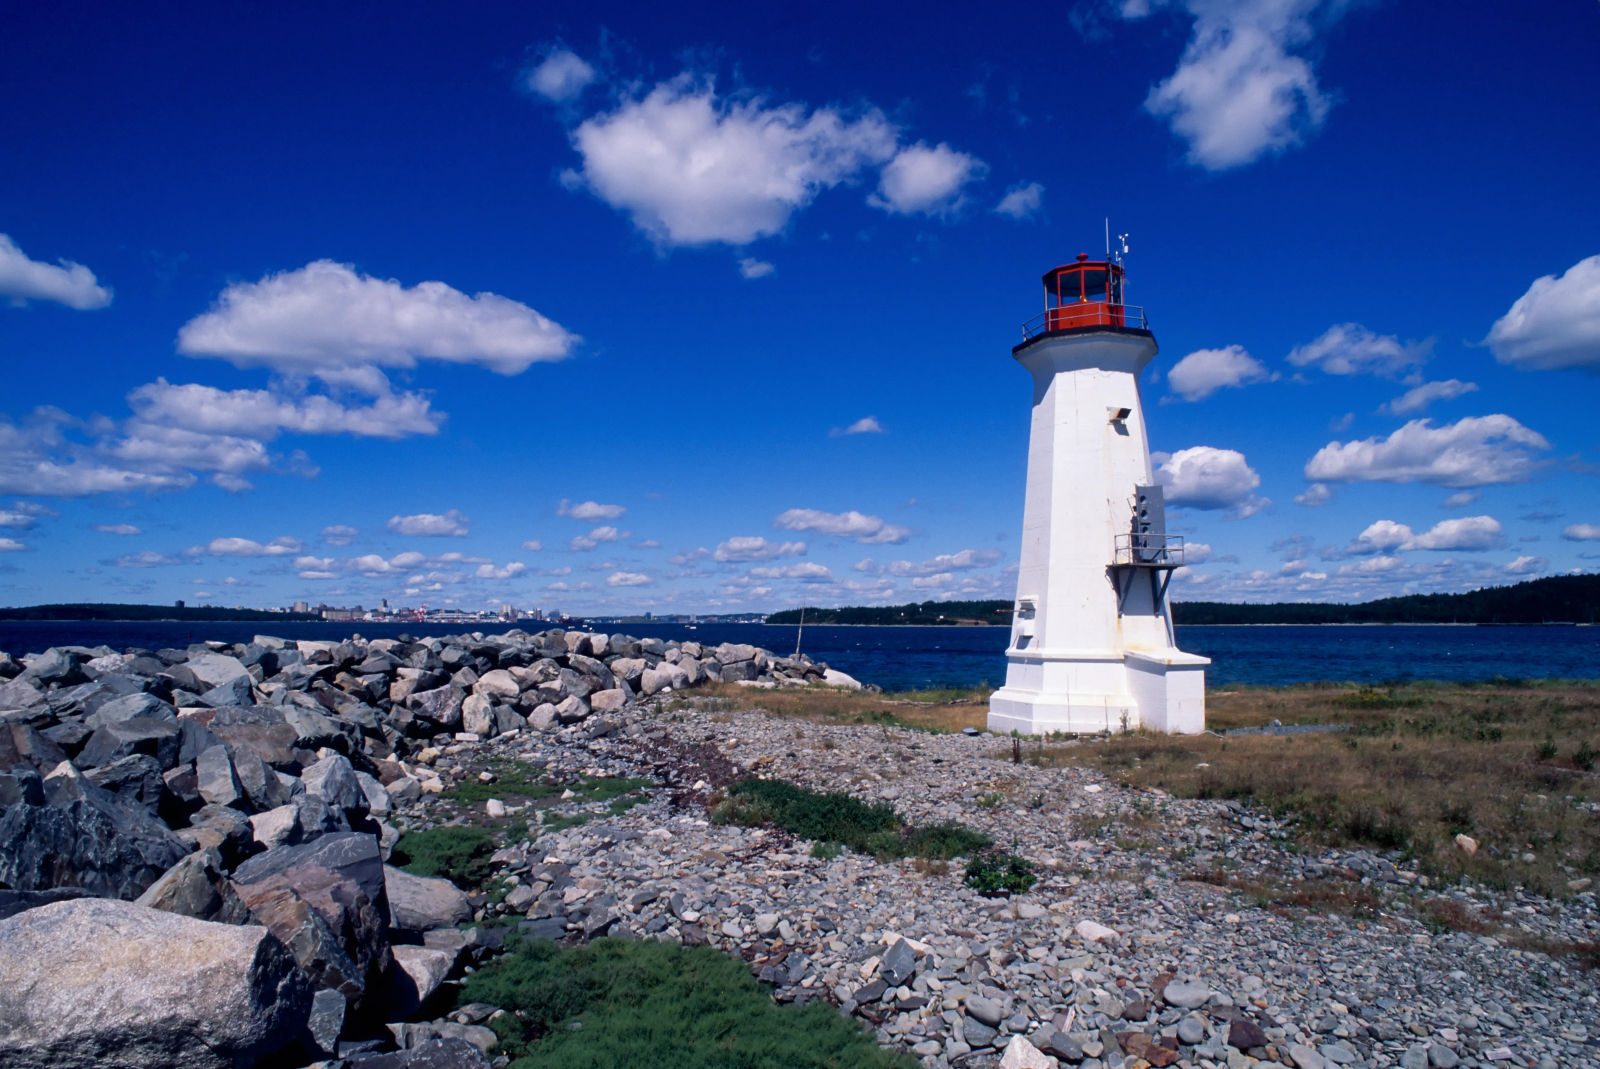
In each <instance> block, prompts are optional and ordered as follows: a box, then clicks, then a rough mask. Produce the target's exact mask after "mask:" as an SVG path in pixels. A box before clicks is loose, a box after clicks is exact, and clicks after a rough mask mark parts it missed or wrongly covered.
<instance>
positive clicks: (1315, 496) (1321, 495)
mask: <svg viewBox="0 0 1600 1069" xmlns="http://www.w3.org/2000/svg"><path fill="white" fill-rule="evenodd" d="M1294 500H1295V504H1297V505H1304V506H1306V508H1313V509H1314V508H1317V507H1318V506H1321V505H1326V504H1327V503H1328V502H1330V501H1332V500H1333V491H1332V490H1329V489H1328V486H1327V484H1326V483H1312V484H1311V485H1310V486H1308V487H1306V488H1305V491H1304V492H1302V493H1298V494H1296V495H1294Z"/></svg>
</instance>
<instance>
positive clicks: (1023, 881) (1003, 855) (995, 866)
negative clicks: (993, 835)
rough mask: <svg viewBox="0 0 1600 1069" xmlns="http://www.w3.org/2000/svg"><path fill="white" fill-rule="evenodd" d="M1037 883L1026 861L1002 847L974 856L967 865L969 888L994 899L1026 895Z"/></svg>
mask: <svg viewBox="0 0 1600 1069" xmlns="http://www.w3.org/2000/svg"><path fill="white" fill-rule="evenodd" d="M1038 880H1039V877H1037V876H1035V875H1034V874H1033V865H1032V864H1030V863H1029V862H1028V861H1027V859H1025V858H1022V857H1019V856H1017V855H1016V854H1013V853H1011V852H1010V851H1008V850H1002V849H1001V848H999V847H995V848H994V849H992V850H984V851H982V852H981V853H977V854H974V855H972V860H970V861H968V862H967V872H966V883H967V886H968V887H970V888H972V889H973V890H974V891H977V892H978V893H979V894H980V895H988V896H989V897H991V898H994V897H998V896H1000V895H1020V894H1024V893H1025V892H1027V891H1028V889H1029V888H1031V887H1032V886H1033V885H1034V884H1035V883H1037V882H1038Z"/></svg>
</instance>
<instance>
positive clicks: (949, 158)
mask: <svg viewBox="0 0 1600 1069" xmlns="http://www.w3.org/2000/svg"><path fill="white" fill-rule="evenodd" d="M987 169H988V168H987V166H986V165H985V164H984V163H983V161H982V160H980V159H978V158H977V157H975V156H969V155H967V154H966V153H965V152H957V151H956V150H955V149H953V148H951V147H950V146H949V145H946V144H943V143H942V142H941V143H940V144H938V145H934V146H932V147H930V146H928V145H924V144H920V143H919V144H916V145H910V146H907V147H906V148H903V149H901V150H900V151H899V152H897V153H895V156H894V158H893V159H892V160H890V161H889V162H888V163H887V164H886V165H885V166H884V168H883V173H882V174H881V175H879V177H878V191H877V192H876V193H875V194H873V195H872V196H871V197H869V198H868V203H870V204H872V205H873V206H874V207H877V208H882V209H884V210H885V211H889V212H895V213H898V214H901V215H913V214H922V215H945V214H948V213H949V212H952V211H955V210H956V209H957V208H959V207H960V206H961V202H962V195H961V191H962V189H963V188H964V187H965V186H966V184H967V183H968V182H971V181H973V180H974V179H977V178H981V177H982V176H983V174H984V172H985V171H986V170H987Z"/></svg>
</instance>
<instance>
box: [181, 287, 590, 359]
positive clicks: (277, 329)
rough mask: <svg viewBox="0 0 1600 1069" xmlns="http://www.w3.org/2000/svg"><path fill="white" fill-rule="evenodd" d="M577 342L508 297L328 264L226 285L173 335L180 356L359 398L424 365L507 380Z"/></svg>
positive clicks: (563, 355) (559, 355)
mask: <svg viewBox="0 0 1600 1069" xmlns="http://www.w3.org/2000/svg"><path fill="white" fill-rule="evenodd" d="M579 340H580V339H579V338H578V337H577V336H576V335H574V334H571V333H570V332H568V331H567V330H566V328H564V327H562V326H561V325H560V324H559V323H556V322H554V321H553V320H550V319H547V318H545V317H544V316H542V315H540V314H539V313H538V312H536V311H534V310H533V309H532V308H529V307H528V306H527V305H525V304H522V303H520V302H518V301H514V300H511V299H510V298H508V297H502V296H499V295H498V294H494V293H479V294H477V295H475V296H468V295H467V294H465V293H462V292H461V291H460V290H456V289H453V288H451V287H450V286H447V285H445V284H444V283H443V282H420V283H418V284H417V285H415V286H409V287H407V286H404V285H402V284H401V283H399V282H397V281H395V280H394V279H381V278H374V277H373V276H371V275H363V274H358V273H357V272H356V270H355V268H354V267H352V266H351V265H349V264H340V263H335V262H333V261H332V260H317V261H315V262H313V263H309V264H307V265H306V266H305V267H302V268H299V269H297V270H293V271H283V272H280V273H278V274H274V275H268V276H267V277H266V278H263V279H262V280H261V281H259V282H236V283H234V284H233V285H230V286H229V287H228V288H227V289H225V290H223V291H222V294H221V295H220V296H219V297H218V298H217V303H216V305H215V306H214V307H213V308H212V309H211V310H210V311H208V312H205V313H203V314H201V315H199V316H196V317H195V318H194V319H191V320H190V321H189V322H188V323H186V324H184V326H183V327H182V329H180V330H179V331H178V349H179V351H180V352H183V353H186V354H188V355H190V356H214V357H220V358H222V359H224V360H227V361H228V362H230V363H232V364H233V365H234V366H236V367H265V368H270V369H272V370H274V371H278V372H282V373H284V374H293V375H315V376H318V377H321V378H324V379H331V380H336V381H341V382H344V383H345V384H346V385H355V384H361V383H365V384H367V385H368V388H370V385H371V383H372V382H373V379H374V375H373V369H376V368H378V367H402V368H406V367H413V366H415V365H416V363H417V361H418V360H424V359H426V360H441V361H445V362H448V363H458V364H475V365H477V366H479V367H484V368H488V369H489V370H491V371H495V372H498V373H500V374H502V375H515V374H518V373H520V372H522V371H525V370H527V368H528V366H529V365H530V364H533V363H535V362H539V361H551V360H561V359H564V358H566V357H567V356H569V355H570V354H571V352H572V349H573V347H574V346H575V345H576V344H577V343H578V341H579ZM352 371H353V372H354V374H351V372H352ZM378 377H380V378H381V376H378Z"/></svg>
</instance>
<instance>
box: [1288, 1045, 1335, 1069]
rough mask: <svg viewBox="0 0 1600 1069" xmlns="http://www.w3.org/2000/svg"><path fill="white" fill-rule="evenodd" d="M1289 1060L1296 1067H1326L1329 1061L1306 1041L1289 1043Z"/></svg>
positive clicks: (1312, 1068)
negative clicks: (1307, 1044)
mask: <svg viewBox="0 0 1600 1069" xmlns="http://www.w3.org/2000/svg"><path fill="white" fill-rule="evenodd" d="M1289 1061H1290V1062H1291V1063H1293V1065H1294V1067H1295V1069H1326V1066H1327V1064H1328V1063H1327V1061H1326V1060H1325V1059H1324V1058H1323V1057H1322V1055H1321V1054H1318V1053H1317V1052H1316V1051H1315V1050H1313V1049H1312V1048H1310V1047H1308V1046H1306V1045H1305V1044H1304V1043H1291V1044H1289Z"/></svg>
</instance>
